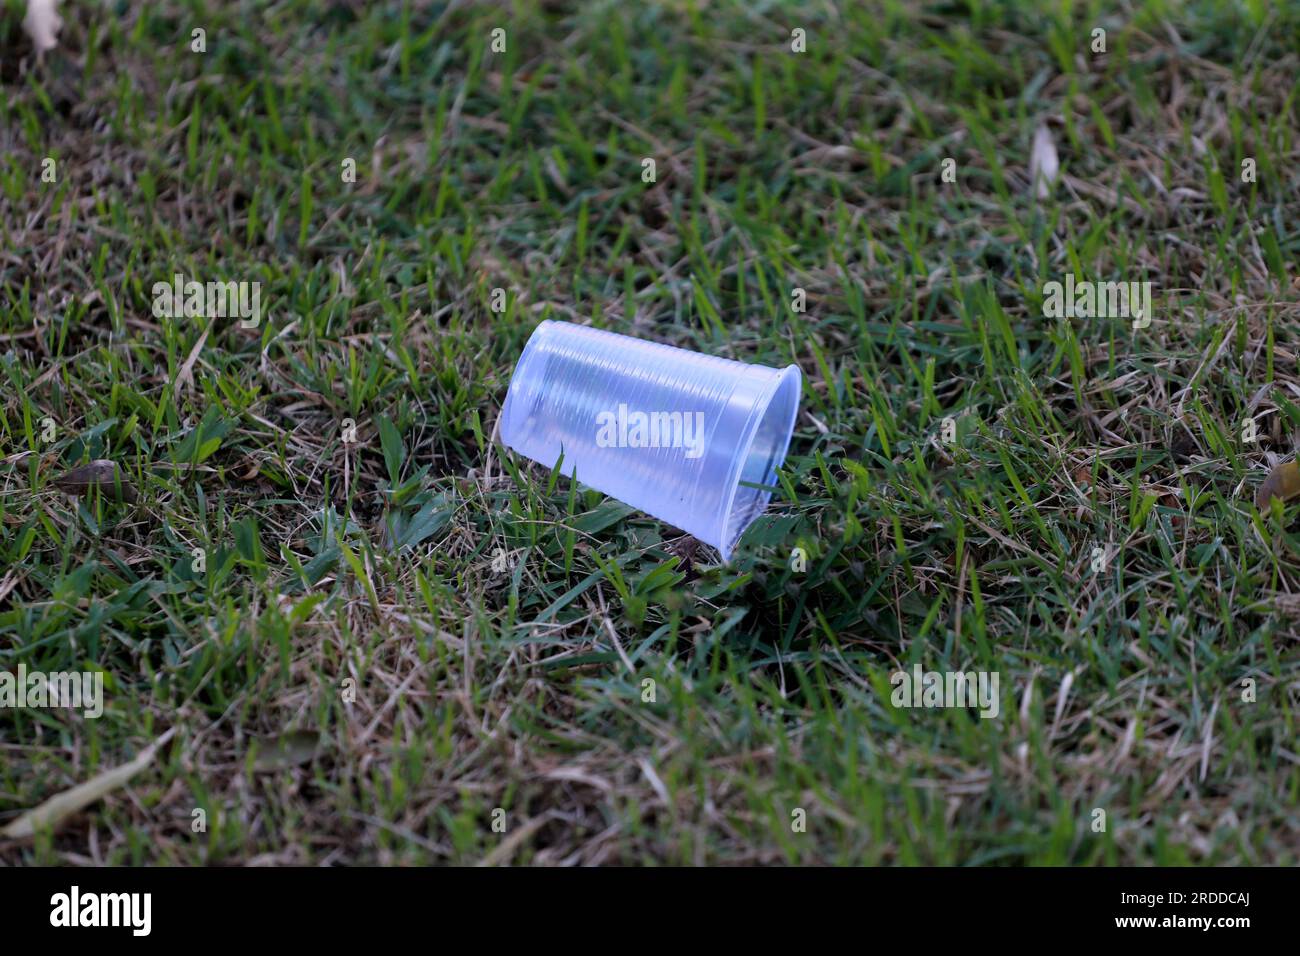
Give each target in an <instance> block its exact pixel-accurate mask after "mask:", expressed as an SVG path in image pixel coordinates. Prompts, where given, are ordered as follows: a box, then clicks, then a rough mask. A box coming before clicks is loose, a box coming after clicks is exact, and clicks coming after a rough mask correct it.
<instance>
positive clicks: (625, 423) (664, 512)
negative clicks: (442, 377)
mask: <svg viewBox="0 0 1300 956" xmlns="http://www.w3.org/2000/svg"><path fill="white" fill-rule="evenodd" d="M800 382H801V376H800V373H799V367H798V366H797V365H789V366H787V367H786V368H783V369H775V368H769V367H768V366H766V365H747V364H745V363H744V362H733V361H731V360H730V359H723V358H717V357H716V356H712V355H702V354H700V353H699V352H691V351H688V350H686V349H679V348H673V347H672V346H668V345H660V344H658V343H656V342H646V341H643V340H641V339H634V338H631V337H630V336H626V335H617V334H616V333H613V332H605V331H602V330H601V329H592V328H587V327H586V326H581V325H573V324H571V323H569V322H552V321H546V322H542V323H541V324H540V325H538V326H537V328H536V329H535V330H534V331H533V334H532V336H531V337H529V339H528V344H527V345H526V346H524V352H523V355H521V356H520V357H519V364H518V365H516V366H515V372H514V375H513V376H512V377H511V379H510V390H509V392H508V393H507V394H506V402H505V407H504V408H502V410H501V426H500V427H501V439H502V441H503V442H504V443H505V445H506V447H507V448H511V449H513V450H514V451H517V452H519V453H520V454H521V455H524V456H526V457H528V458H531V459H532V460H533V461H535V462H537V463H538V464H541V465H545V466H546V467H547V468H554V467H555V463H556V462H557V461H559V459H560V456H561V454H563V456H564V462H563V465H562V470H563V471H564V473H565V474H572V473H573V472H574V470H575V469H576V471H577V479H578V481H580V482H582V483H583V484H584V485H587V486H589V487H591V488H595V489H596V490H597V491H601V492H603V493H605V494H607V495H609V496H610V497H612V498H617V499H619V500H620V501H623V502H626V503H627V504H629V505H631V506H632V507H634V508H637V509H639V510H641V511H644V512H646V513H647V514H650V515H653V516H654V517H656V518H658V519H660V520H661V521H664V522H667V523H668V524H671V525H675V526H676V527H678V528H681V529H682V530H683V531H686V532H688V533H690V534H692V535H694V536H695V537H696V538H698V539H699V540H700V541H703V542H704V543H705V544H710V545H712V546H713V547H715V548H717V549H718V550H719V551H720V552H721V554H722V560H723V561H729V560H731V553H732V551H733V550H734V549H735V547H736V542H737V541H739V540H740V536H741V535H742V534H743V533H744V531H745V529H746V528H747V527H749V525H750V523H751V522H753V520H754V519H755V518H757V517H758V516H759V515H760V514H762V513H763V509H764V508H766V507H767V503H768V501H769V499H770V498H771V497H772V492H771V490H770V489H771V487H772V486H773V485H774V483H775V480H776V469H777V468H778V467H779V466H780V465H781V463H782V462H783V461H784V460H785V453H786V449H787V448H788V447H789V444H790V434H791V432H792V430H793V429H794V419H795V414H796V412H797V411H798V409H799V391H800ZM763 486H765V487H763Z"/></svg>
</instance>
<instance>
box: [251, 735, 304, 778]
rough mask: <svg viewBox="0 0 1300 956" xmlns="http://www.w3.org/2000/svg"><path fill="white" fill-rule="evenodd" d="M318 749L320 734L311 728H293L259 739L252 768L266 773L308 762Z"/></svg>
mask: <svg viewBox="0 0 1300 956" xmlns="http://www.w3.org/2000/svg"><path fill="white" fill-rule="evenodd" d="M319 749H320V734H318V733H316V732H315V731H313V730H294V731H291V732H289V733H287V734H282V735H280V736H279V737H272V738H270V739H269V740H259V741H258V746H257V756H256V757H254V758H253V770H254V771H256V772H258V773H267V772H270V771H273V770H284V769H286V768H287V767H297V766H298V765H299V764H304V763H310V762H311V759H312V758H313V757H315V756H316V751H317V750H319Z"/></svg>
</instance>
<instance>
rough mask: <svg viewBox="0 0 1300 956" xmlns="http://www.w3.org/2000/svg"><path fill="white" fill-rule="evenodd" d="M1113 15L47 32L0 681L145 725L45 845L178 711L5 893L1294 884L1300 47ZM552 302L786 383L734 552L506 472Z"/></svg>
mask: <svg viewBox="0 0 1300 956" xmlns="http://www.w3.org/2000/svg"><path fill="white" fill-rule="evenodd" d="M1123 11H1125V12H1121V11H1120V10H1119V9H1116V8H1113V7H1111V6H1110V5H1104V4H1100V3H1081V2H1074V3H1062V4H1055V5H1044V4H1030V3H1016V2H984V0H972V2H969V3H967V2H955V3H927V4H915V3H902V2H872V3H867V4H848V3H845V4H834V5H832V4H807V5H797V4H792V5H785V6H782V5H766V4H759V5H757V6H755V5H753V4H746V3H733V2H721V3H712V4H689V3H685V2H666V3H662V4H609V3H590V4H568V3H549V2H548V3H544V4H541V5H532V4H510V5H507V4H475V5H468V4H456V3H453V4H450V5H445V4H440V3H424V2H409V3H404V4H397V3H376V4H365V3H361V2H347V0H335V2H325V3H307V2H299V0H285V2H280V3H275V4H263V3H250V2H239V3H223V4H215V3H206V2H200V0H194V2H174V0H165V2H159V3H151V4H145V5H128V4H126V3H117V4H109V5H100V4H84V5H73V6H70V7H68V8H67V9H66V10H65V11H64V17H65V20H66V21H67V22H66V25H65V27H64V30H63V32H62V34H61V36H60V41H61V42H60V46H59V48H58V49H56V50H54V51H52V52H51V53H50V54H48V55H46V56H45V57H44V59H43V61H42V62H40V63H39V64H38V63H36V62H35V58H34V57H33V55H32V50H31V48H30V46H29V45H28V43H27V40H26V37H25V36H24V34H23V33H22V30H21V26H20V22H21V19H22V12H23V4H22V3H21V2H16V0H3V3H0V88H2V89H3V96H0V230H2V239H3V241H2V242H0V366H2V367H3V376H2V377H3V381H4V382H5V383H6V387H5V388H4V390H3V392H2V393H0V405H3V412H4V413H3V416H2V418H0V670H9V671H14V670H15V669H16V668H17V667H18V665H19V664H23V665H24V666H26V667H27V668H28V669H40V670H45V671H60V670H85V669H93V670H99V671H102V672H103V673H104V675H105V681H106V710H105V713H104V715H103V717H101V718H100V719H98V720H85V719H82V718H81V717H80V716H79V715H77V714H74V713H71V712H69V711H65V710H59V709H45V710H40V709H8V710H0V753H2V754H3V757H2V759H0V825H3V824H4V823H6V822H9V821H12V820H13V819H15V818H17V817H18V816H19V814H20V813H21V811H23V810H25V809H27V808H29V807H32V806H34V805H36V804H37V803H39V802H40V801H42V800H44V799H46V798H48V797H50V796H53V795H54V794H57V793H59V792H61V791H64V790H66V789H68V788H69V787H71V786H74V785H76V784H78V783H80V782H83V781H85V780H87V779H89V778H91V777H93V776H94V775H95V774H96V773H98V772H100V771H102V770H105V769H108V768H112V767H115V766H118V765H120V764H123V763H126V762H127V761H129V760H130V759H132V758H133V757H135V756H136V755H137V754H139V753H140V752H141V751H142V750H143V749H144V748H145V747H146V746H148V745H149V744H150V743H151V742H153V741H154V740H156V739H158V738H159V737H160V736H161V735H162V734H163V733H164V732H165V731H167V730H171V729H173V728H174V729H175V734H174V735H173V736H172V737H171V738H169V739H168V740H167V742H166V743H165V745H164V746H163V747H162V748H161V750H160V752H159V754H158V756H157V757H156V759H155V760H154V762H153V764H152V766H150V767H148V768H147V769H146V770H144V771H143V772H141V773H140V774H138V775H137V776H136V777H135V778H134V779H133V780H132V781H131V783H130V784H129V785H128V786H126V787H125V788H121V789H118V790H116V791H114V792H112V793H109V794H108V795H106V796H105V797H104V798H103V799H102V800H99V801H96V802H95V803H93V804H92V805H90V806H89V807H87V808H86V809H85V810H83V811H82V812H80V813H78V814H75V815H74V816H72V817H70V818H69V819H67V820H65V821H64V822H63V825H62V826H61V827H59V828H58V829H57V830H55V831H53V832H50V831H43V832H41V833H38V834H37V836H36V838H35V839H33V840H7V841H5V840H0V861H3V862H7V863H17V862H23V863H66V864H99V863H161V864H199V863H211V864H241V863H268V862H269V863H310V864H320V863H342V862H348V863H364V864H390V863H444V862H449V863H457V864H465V863H475V862H489V863H506V862H513V863H532V864H559V863H588V864H593V863H650V862H654V863H666V864H690V863H730V864H744V863H804V864H806V863H830V864H862V863H866V864H877V863H888V864H1115V863H1120V864H1135V863H1137V864H1153V863H1159V864H1244V863H1270V864H1292V865H1294V864H1295V863H1297V862H1300V810H1297V804H1298V802H1300V801H1298V799H1297V798H1298V797H1300V756H1297V747H1296V735H1297V730H1296V720H1297V703H1298V701H1300V695H1298V694H1297V689H1298V688H1300V651H1298V649H1297V632H1298V626H1297V620H1298V618H1300V537H1298V536H1297V521H1296V518H1297V510H1300V509H1297V507H1296V506H1295V505H1287V506H1282V505H1280V504H1274V505H1273V506H1272V508H1270V509H1269V510H1266V511H1263V512H1261V511H1260V510H1259V509H1257V508H1256V507H1255V505H1254V502H1253V495H1254V489H1255V488H1256V487H1257V486H1258V484H1259V482H1260V481H1262V479H1263V477H1264V475H1265V474H1266V473H1267V470H1268V468H1269V467H1270V466H1271V465H1273V464H1275V463H1276V462H1277V461H1279V460H1284V459H1287V458H1289V457H1291V456H1292V454H1293V451H1294V447H1293V439H1292V436H1293V435H1294V434H1295V433H1296V432H1297V430H1300V397H1298V396H1300V354H1298V353H1297V351H1296V345H1295V343H1296V341H1297V337H1296V333H1297V331H1300V305H1298V304H1297V302H1298V301H1300V292H1298V291H1297V289H1298V288H1300V287H1298V286H1297V285H1296V284H1295V283H1296V281H1297V276H1298V275H1300V267H1298V266H1297V253H1298V252H1300V230H1298V229H1297V226H1296V223H1297V221H1300V172H1298V171H1297V170H1298V168H1300V142H1298V141H1297V126H1298V124H1297V117H1298V113H1300V110H1298V106H1297V95H1298V94H1300V81H1297V77H1298V76H1300V70H1297V64H1298V63H1300V42H1298V41H1297V37H1300V17H1298V16H1297V11H1296V10H1295V9H1293V8H1288V6H1287V5H1286V4H1278V5H1274V4H1266V3H1262V2H1258V3H1245V4H1228V3H1211V2H1195V3H1188V4H1181V3H1167V2H1160V0H1148V2H1136V3H1133V4H1131V5H1126V6H1125V7H1124V8H1123ZM1096 26H1101V27H1104V28H1105V29H1106V31H1107V52H1106V53H1104V54H1096V53H1093V52H1092V51H1091V49H1090V44H1091V42H1092V40H1091V31H1092V29H1093V28H1094V27H1096ZM197 27H202V28H203V29H204V30H205V31H206V45H207V49H206V52H205V53H202V54H200V53H194V52H192V51H191V48H190V43H191V36H192V34H191V31H192V30H193V29H195V28H197ZM497 27H501V28H504V29H505V30H506V31H507V32H506V43H507V47H506V51H505V52H504V53H494V52H492V51H491V49H490V42H491V39H490V37H491V31H492V30H493V29H495V28H497ZM795 27H801V28H803V29H805V30H806V31H807V52H806V53H794V52H792V50H791V30H792V29H794V28H795ZM1044 123H1046V124H1047V125H1048V127H1049V129H1050V130H1051V132H1052V136H1053V138H1054V140H1055V142H1056V144H1057V148H1058V150H1059V153H1060V157H1061V165H1062V169H1061V174H1060V177H1059V180H1058V181H1057V183H1056V184H1055V188H1054V189H1053V192H1052V195H1051V196H1050V197H1049V198H1047V199H1044V200H1042V201H1038V200H1036V199H1035V198H1034V196H1033V194H1032V190H1031V189H1030V182H1029V172H1028V163H1029V144H1030V141H1031V139H1032V137H1033V134H1034V131H1035V129H1036V128H1037V127H1038V126H1039V125H1041V124H1044ZM46 157H49V158H53V159H54V160H55V163H56V165H55V168H56V170H57V181H56V182H54V183H43V182H42V181H41V175H40V174H41V171H42V160H43V159H44V158H46ZM645 158H653V159H654V160H655V161H656V170H657V181H656V182H653V183H646V182H643V181H642V175H641V174H642V160H643V159H645ZM945 158H952V159H955V160H956V167H955V168H956V171H957V178H956V182H954V183H947V182H943V181H942V177H941V164H942V162H943V160H944V159H945ZM348 159H351V160H353V161H354V162H355V169H356V181H355V182H354V183H352V182H345V181H344V176H343V172H344V170H345V160H348ZM1245 159H1253V160H1254V161H1255V164H1256V169H1257V176H1256V181H1255V182H1243V181H1242V176H1241V174H1240V170H1241V168H1242V161H1243V160H1245ZM175 273H182V274H184V275H185V276H187V277H192V278H198V279H199V280H200V281H226V280H240V281H256V282H260V283H261V296H262V301H263V303H264V308H265V310H266V315H265V319H264V320H263V321H262V322H261V324H260V325H259V326H258V327H257V328H252V329H245V328H241V326H240V323H239V322H238V321H237V320H235V319H222V318H215V319H205V318H195V317H190V318H186V317H184V316H182V317H177V318H167V317H158V316H155V315H154V312H153V309H152V303H153V296H152V293H151V289H152V287H153V285H154V283H156V282H160V281H161V282H170V280H171V277H172V276H173V275H174V274H175ZM1067 273H1073V274H1075V275H1077V276H1079V277H1080V278H1088V279H1092V280H1095V281H1107V280H1120V279H1123V280H1129V281H1143V280H1148V281H1151V282H1152V283H1153V290H1154V292H1153V294H1154V302H1155V316H1154V321H1153V322H1152V324H1151V325H1150V327H1149V328H1146V329H1140V330H1133V329H1132V328H1131V327H1130V325H1129V323H1128V322H1127V321H1123V320H1116V319H1113V318H1092V319H1070V320H1064V319H1062V320H1057V319H1047V318H1044V317H1043V296H1044V293H1043V287H1044V284H1045V283H1046V282H1049V281H1052V280H1059V279H1063V277H1064V276H1065V275H1066V274H1067ZM795 288H800V289H803V290H805V292H806V297H807V311H806V312H802V313H801V312H797V311H794V310H793V309H792V302H793V297H794V292H793V290H794V289H795ZM494 289H504V290H505V293H506V296H505V298H506V302H505V308H504V311H493V308H492V305H493V302H492V297H493V290H494ZM544 318H554V319H565V320H570V321H577V322H581V323H587V324H592V325H596V326H600V327H604V328H609V329H612V330H614V331H618V332H624V333H629V334H634V335H638V336H641V337H643V338H648V339H653V340H656V341H662V342H668V343H671V344H675V345H680V346H684V347H687V348H692V349H696V350H699V351H703V352H708V353H711V354H716V355H722V356H726V357H730V358H735V359H740V360H743V361H753V362H762V363H765V364H768V365H775V366H782V365H786V364H789V363H792V362H793V363H797V364H798V365H799V366H800V368H801V369H802V371H803V373H804V392H803V399H802V405H801V411H800V414H799V417H798V420H797V423H796V432H795V437H794V440H793V442H792V445H791V453H790V456H789V458H788V459H787V461H786V464H785V468H784V469H783V472H782V475H781V480H780V487H781V492H780V493H779V494H778V495H776V496H775V497H774V501H773V504H772V506H771V507H770V508H769V511H768V514H767V516H766V517H765V518H763V519H761V520H760V521H759V522H758V523H757V524H756V525H755V526H754V527H753V528H752V529H751V531H750V532H749V533H748V534H747V535H746V536H745V538H744V540H743V542H742V546H741V548H740V549H739V551H738V553H737V555H736V557H735V559H734V560H733V561H732V562H731V564H730V565H728V566H721V565H720V564H719V562H718V559H717V555H716V553H715V552H712V551H711V549H709V548H707V547H696V543H695V542H693V541H692V540H690V539H688V538H686V537H685V536H684V535H683V534H682V533H681V532H680V531H679V530H677V529H672V528H668V527H665V526H663V525H661V524H659V523H657V522H656V521H654V520H653V519H651V518H649V517H647V516H646V515H643V514H640V513H637V512H634V511H631V509H628V508H626V507H624V506H622V505H620V504H619V503H617V502H615V501H611V500H607V499H605V498H603V497H602V496H601V495H599V494H596V493H594V492H590V491H587V490H582V489H578V488H576V487H575V486H573V485H572V484H571V483H570V482H569V480H568V479H567V478H565V477H563V476H561V475H559V474H548V473H547V471H546V470H545V469H543V468H540V467H538V466H537V465H535V464H532V463H530V462H528V461H526V460H524V459H521V458H518V457H516V456H514V455H512V454H511V453H509V452H507V451H505V450H504V449H502V448H501V447H500V446H499V444H498V443H496V442H495V440H494V439H495V426H496V420H497V416H498V413H499V410H500V407H501V403H502V401H503V400H504V397H505V392H506V387H507V385H508V382H509V377H510V373H511V370H512V368H513V363H514V361H515V360H516V358H517V357H518V355H519V353H520V351H521V350H522V348H523V345H524V342H525V341H526V340H527V337H528V335H529V333H530V331H531V329H532V328H533V327H534V326H535V325H536V323H537V322H538V321H539V320H541V319H544ZM1248 416H1254V417H1255V418H1256V420H1257V422H1258V430H1259V439H1258V441H1256V442H1254V443H1247V442H1243V441H1242V440H1241V438H1240V435H1241V429H1242V427H1243V422H1244V419H1245V418H1246V417H1248ZM947 417H952V418H954V419H955V421H956V426H957V440H956V441H955V442H953V443H945V442H944V441H943V440H942V438H941V435H942V423H943V419H944V418H947ZM47 419H48V420H50V421H52V422H53V426H54V427H53V434H52V435H48V437H47V435H46V424H47V421H46V420H47ZM348 420H350V421H348ZM350 426H355V429H356V434H355V441H346V440H345V438H349V437H352V436H350V435H349V434H348V429H349V427H350ZM94 459H111V460H113V461H115V462H117V463H118V466H119V468H121V469H122V474H123V476H124V477H125V478H126V479H127V480H129V482H130V483H131V484H132V486H133V487H134V488H136V489H137V490H138V492H139V500H138V501H137V502H135V503H118V502H116V501H114V500H113V499H112V496H110V495H106V494H99V493H94V494H91V495H88V496H80V497H71V496H69V495H67V494H65V493H63V492H62V491H61V490H60V489H59V488H58V487H57V486H56V485H55V484H54V482H55V480H56V479H57V478H58V476H59V475H60V474H62V473H63V472H65V471H66V470H67V469H69V468H72V467H74V466H77V465H81V464H84V463H85V462H87V461H89V460H94ZM795 548H802V549H804V552H805V553H806V554H807V561H806V567H803V568H802V569H801V570H795V568H798V567H799V563H798V561H797V560H792V553H793V552H794V549H795ZM195 549H199V554H200V556H201V561H199V562H198V563H196V561H195ZM1097 549H1101V550H1100V552H1098V551H1097ZM1096 554H1100V555H1101V556H1102V557H1101V558H1099V559H1096V558H1094V555H1096ZM196 568H199V570H196ZM916 664H920V665H921V666H922V668H923V669H925V670H939V671H944V670H963V671H988V672H996V673H997V674H998V675H999V677H1000V714H999V716H998V717H997V718H996V719H980V718H979V717H978V716H977V715H976V714H975V712H974V711H972V710H967V709H948V710H937V709H919V710H907V709H900V708H896V707H894V706H892V704H891V700H890V696H891V689H892V688H891V685H890V675H891V674H892V673H893V672H895V671H896V670H898V669H906V670H909V671H910V670H911V668H912V667H913V666H914V665H916ZM1247 680H1249V681H1253V686H1254V700H1253V701H1251V700H1247V699H1244V698H1248V697H1250V694H1248V693H1246V688H1247V687H1248V686H1249V685H1247V684H1244V683H1243V681H1247ZM648 681H649V682H653V684H650V683H647V682H648ZM652 698H653V699H652ZM199 810H202V811H203V812H202V814H198V813H196V811H199ZM497 810H500V811H503V813H494V811H497ZM800 810H802V811H803V814H802V818H801V816H800V814H799V813H798V811H800ZM1097 810H1104V811H1105V828H1104V830H1098V828H1097V826H1096V823H1097V821H1098V820H1099V819H1100V818H1099V817H1098V815H1097V813H1096V811H1097ZM800 819H802V820H803V821H804V823H805V825H804V826H802V827H800V826H797V825H796V824H798V823H799V821H800ZM200 821H201V822H202V823H203V824H204V825H203V826H200V825H199V823H200ZM494 823H496V824H497V825H496V826H494ZM503 826H504V832H501V831H502V827H503Z"/></svg>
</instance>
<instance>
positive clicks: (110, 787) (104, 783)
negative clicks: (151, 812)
mask: <svg viewBox="0 0 1300 956" xmlns="http://www.w3.org/2000/svg"><path fill="white" fill-rule="evenodd" d="M174 733H176V728H175V727H173V728H172V729H171V730H169V731H167V733H165V734H163V735H162V736H161V737H159V738H158V739H157V740H155V741H154V742H153V743H151V744H150V745H149V746H148V747H145V748H144V750H142V751H140V753H139V755H138V756H137V757H136V758H135V759H134V760H132V761H130V762H129V763H124V764H122V766H120V767H114V768H113V769H112V770H105V771H104V772H103V773H101V774H98V775H96V776H94V777H91V778H90V779H89V780H87V781H86V782H85V783H79V784H77V785H76V786H75V787H73V788H72V789H71V790H65V791H63V793H60V794H57V795H55V796H53V797H50V799H48V800H46V801H45V802H44V803H42V804H40V805H39V806H37V807H33V808H32V809H31V810H28V811H27V812H26V813H24V814H23V815H22V816H20V817H19V818H18V819H17V820H14V821H13V822H11V823H10V824H9V825H8V826H6V827H5V828H4V829H3V830H0V835H3V836H6V837H9V838H11V839H15V840H23V839H27V838H29V837H32V836H35V835H36V833H37V832H38V831H45V830H52V829H54V827H56V826H58V825H59V824H60V823H61V822H63V821H64V820H66V819H67V818H68V817H70V816H72V815H73V814H74V813H77V812H78V811H79V810H82V809H84V808H85V807H88V806H90V805H91V804H92V803H94V802H95V801H96V800H99V799H100V798H102V797H105V796H107V795H108V794H110V793H112V792H113V791H114V790H117V789H118V788H120V787H123V786H125V785H126V782H127V781H128V780H130V779H131V778H132V777H134V776H135V775H136V774H137V773H139V772H140V771H141V770H143V769H144V768H145V767H147V766H149V764H151V763H152V762H153V758H154V755H155V754H157V753H158V748H160V747H161V746H162V745H163V744H165V743H166V742H167V741H168V740H170V739H171V737H172V734H174Z"/></svg>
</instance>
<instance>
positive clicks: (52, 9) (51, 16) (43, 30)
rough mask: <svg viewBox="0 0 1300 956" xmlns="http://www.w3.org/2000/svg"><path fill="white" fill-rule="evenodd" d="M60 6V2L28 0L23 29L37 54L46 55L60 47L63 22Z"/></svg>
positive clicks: (53, 0) (56, 0) (55, 0)
mask: <svg viewBox="0 0 1300 956" xmlns="http://www.w3.org/2000/svg"><path fill="white" fill-rule="evenodd" d="M58 6H59V0H27V16H25V17H24V18H23V29H24V30H26V31H27V35H28V36H29V37H31V38H32V46H34V47H36V52H37V53H40V54H44V53H46V52H47V51H49V50H53V49H54V48H55V47H56V46H58V45H59V30H60V29H61V28H62V27H63V20H62V19H61V18H60V17H59V11H58Z"/></svg>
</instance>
